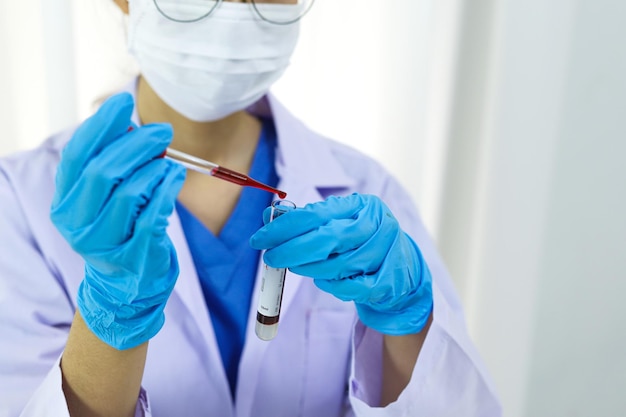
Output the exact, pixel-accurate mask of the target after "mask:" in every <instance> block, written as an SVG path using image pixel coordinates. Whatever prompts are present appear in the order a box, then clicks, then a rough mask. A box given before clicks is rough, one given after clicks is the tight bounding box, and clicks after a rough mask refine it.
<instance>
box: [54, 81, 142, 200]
mask: <svg viewBox="0 0 626 417" xmlns="http://www.w3.org/2000/svg"><path fill="white" fill-rule="evenodd" d="M133 107H134V102H133V98H132V96H131V95H130V94H128V93H120V94H117V95H114V96H113V97H111V98H109V99H108V100H106V101H105V102H104V103H103V104H102V106H100V108H99V109H98V111H97V112H96V113H95V114H94V115H93V116H91V117H90V118H88V119H87V120H85V121H84V122H83V123H82V124H81V125H80V126H79V127H78V129H77V130H76V132H75V133H74V135H73V136H72V139H71V140H70V141H69V142H68V143H67V145H66V146H65V148H64V149H63V152H62V157H61V162H60V164H59V166H58V169H57V177H56V184H57V194H58V195H61V196H63V195H65V194H66V192H67V187H71V186H72V184H73V183H74V182H75V181H76V179H77V178H78V177H79V176H80V174H81V172H82V171H83V169H84V168H85V166H86V165H87V163H88V162H89V161H90V160H91V159H92V158H93V157H94V156H95V155H97V154H98V153H100V151H101V150H102V149H103V148H105V147H106V146H107V145H109V144H110V143H111V142H114V141H115V140H116V139H117V138H119V137H120V136H121V135H123V134H124V133H126V131H127V130H128V127H129V126H130V123H131V121H130V118H131V116H132V113H133Z"/></svg>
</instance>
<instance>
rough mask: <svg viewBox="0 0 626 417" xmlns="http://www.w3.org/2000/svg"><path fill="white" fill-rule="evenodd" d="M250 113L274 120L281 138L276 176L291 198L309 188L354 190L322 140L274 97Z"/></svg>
mask: <svg viewBox="0 0 626 417" xmlns="http://www.w3.org/2000/svg"><path fill="white" fill-rule="evenodd" d="M248 111H249V112H250V113H252V114H255V115H258V116H262V117H273V119H274V124H275V126H276V133H277V136H278V152H277V154H276V172H277V174H278V176H279V177H280V179H281V183H282V184H283V187H284V188H285V191H286V192H287V193H288V194H290V192H291V193H293V194H295V191H296V190H303V189H304V188H308V187H310V190H309V191H313V190H321V189H342V188H347V187H351V186H354V179H353V178H351V177H350V176H348V175H347V174H346V172H345V170H344V168H343V167H342V166H341V164H340V163H339V162H338V161H337V158H336V157H335V156H334V155H333V154H332V152H331V150H330V148H329V147H328V146H327V145H326V143H325V142H324V140H323V138H322V137H321V136H320V135H318V134H316V133H314V132H313V131H311V130H310V129H309V128H308V127H307V126H305V125H304V123H302V121H300V120H299V119H297V118H296V117H294V116H293V115H292V114H291V113H290V112H289V110H287V108H286V107H285V106H284V105H283V104H282V103H281V102H280V101H279V100H278V99H277V98H276V97H275V96H274V95H272V94H268V95H266V96H265V97H264V98H262V99H261V100H259V101H258V102H257V103H255V104H254V105H253V106H251V107H250V108H248ZM315 195H316V196H317V198H319V196H320V194H319V193H315ZM308 196H309V197H312V200H308V201H307V200H304V201H303V202H310V201H315V197H314V195H308ZM302 197H304V196H302ZM288 198H289V196H288ZM294 202H295V203H296V204H298V202H296V201H294Z"/></svg>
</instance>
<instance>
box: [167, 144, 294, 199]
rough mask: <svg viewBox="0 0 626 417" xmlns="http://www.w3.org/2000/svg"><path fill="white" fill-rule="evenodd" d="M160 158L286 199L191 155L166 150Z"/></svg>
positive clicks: (263, 186) (174, 150)
mask: <svg viewBox="0 0 626 417" xmlns="http://www.w3.org/2000/svg"><path fill="white" fill-rule="evenodd" d="M161 156H163V157H164V158H167V159H171V160H173V161H176V162H178V163H179V164H181V165H183V166H184V167H185V168H188V169H191V170H194V171H197V172H200V173H202V174H206V175H210V176H212V177H216V178H220V179H222V180H225V181H229V182H232V183H235V184H238V185H241V186H243V187H254V188H258V189H259V190H264V191H269V192H270V193H274V194H276V195H278V197H279V198H281V199H282V198H285V197H287V193H286V192H284V191H281V190H278V189H276V188H274V187H270V186H269V185H266V184H263V183H262V182H259V181H257V180H254V179H252V178H250V177H249V176H247V175H245V174H242V173H239V172H237V171H233V170H232V169H228V168H224V167H222V166H219V165H218V164H216V163H213V162H210V161H205V160H204V159H200V158H197V157H195V156H193V155H189V154H186V153H184V152H181V151H177V150H176V149H172V148H167V149H166V150H165V152H163V155H161Z"/></svg>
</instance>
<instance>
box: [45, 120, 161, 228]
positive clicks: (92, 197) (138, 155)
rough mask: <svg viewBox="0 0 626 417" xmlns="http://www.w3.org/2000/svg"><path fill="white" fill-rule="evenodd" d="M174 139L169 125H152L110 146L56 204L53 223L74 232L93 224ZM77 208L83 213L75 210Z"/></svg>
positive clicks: (133, 132) (86, 168)
mask: <svg viewBox="0 0 626 417" xmlns="http://www.w3.org/2000/svg"><path fill="white" fill-rule="evenodd" d="M171 139H172V129H171V127H170V126H169V125H165V124H160V125H148V126H145V127H142V128H139V129H137V130H134V131H132V132H130V133H128V134H126V135H125V137H124V138H123V140H119V141H117V142H115V143H113V144H111V145H110V146H108V147H107V148H106V149H104V150H103V151H102V152H101V153H100V154H99V155H97V156H96V157H95V158H94V159H93V160H92V161H91V162H90V163H89V164H88V165H87V166H86V167H85V169H84V171H83V173H82V174H81V175H80V177H79V178H78V179H77V181H76V183H75V184H73V186H72V188H71V189H70V190H69V192H68V193H67V194H66V195H65V196H64V197H63V198H62V199H61V200H60V201H57V202H55V203H54V204H53V206H52V212H51V216H52V217H53V221H54V222H55V223H57V224H63V226H64V228H66V229H70V230H71V229H79V228H83V227H86V226H87V225H89V224H91V223H92V222H93V221H94V219H95V218H96V217H98V216H99V214H100V211H101V210H102V208H103V207H104V206H105V205H106V203H107V202H108V201H109V200H110V198H111V197H112V195H113V192H114V190H115V189H116V187H118V186H119V184H120V183H122V182H123V181H124V179H125V178H128V177H130V176H131V175H132V174H133V172H134V171H136V170H137V169H138V168H139V167H140V166H142V165H144V164H146V163H147V162H149V161H151V160H152V159H154V158H156V157H157V156H159V155H160V154H161V153H162V152H163V150H164V149H165V148H166V147H167V145H168V144H169V143H170V141H171ZM77 206H80V210H76V209H75V208H76V207H77Z"/></svg>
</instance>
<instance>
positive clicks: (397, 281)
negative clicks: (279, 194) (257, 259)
mask: <svg viewBox="0 0 626 417" xmlns="http://www.w3.org/2000/svg"><path fill="white" fill-rule="evenodd" d="M268 219H269V209H267V210H266V211H265V212H264V221H265V223H266V224H265V226H263V227H262V228H261V229H259V230H258V231H257V232H256V233H255V234H254V235H253V236H252V237H251V238H250V245H251V246H252V247H253V248H255V249H259V250H262V249H265V250H266V252H265V254H264V256H263V259H264V261H265V263H266V264H268V265H269V266H271V267H275V268H289V270H291V271H292V272H294V273H296V274H299V275H304V276H308V277H312V278H313V279H314V282H315V285H317V286H318V287H319V288H320V289H322V290H324V291H326V292H329V293H330V294H333V295H334V296H336V297H337V298H339V299H341V300H344V301H354V302H355V304H356V308H357V312H358V315H359V318H360V320H361V321H362V322H363V324H365V325H366V326H368V327H370V328H372V329H375V330H378V331H379V332H381V333H384V334H388V335H405V334H412V333H418V332H419V331H421V330H422V329H423V328H424V326H425V325H426V323H427V322H428V318H429V316H430V313H431V311H432V308H433V299H432V288H431V276H430V272H429V270H428V266H427V265H426V262H425V261H424V259H423V258H422V254H421V253H420V250H419V248H418V247H417V245H416V244H415V242H413V240H412V239H411V238H410V237H409V236H408V235H407V234H406V233H404V232H403V231H402V229H401V228H400V226H399V225H398V221H397V220H396V219H395V217H394V216H393V214H391V211H390V210H389V208H388V207H387V206H386V205H385V204H384V203H383V202H382V201H381V200H380V199H379V198H377V197H375V196H372V195H360V194H352V195H350V196H348V197H330V198H328V199H327V200H326V201H323V202H319V203H314V204H307V205H306V206H305V207H304V208H299V209H295V210H293V211H290V212H288V213H285V214H283V215H282V216H280V217H278V218H277V219H274V220H273V221H272V222H271V223H268Z"/></svg>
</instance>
